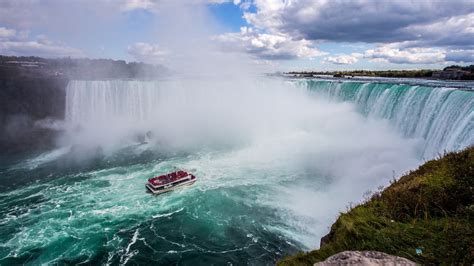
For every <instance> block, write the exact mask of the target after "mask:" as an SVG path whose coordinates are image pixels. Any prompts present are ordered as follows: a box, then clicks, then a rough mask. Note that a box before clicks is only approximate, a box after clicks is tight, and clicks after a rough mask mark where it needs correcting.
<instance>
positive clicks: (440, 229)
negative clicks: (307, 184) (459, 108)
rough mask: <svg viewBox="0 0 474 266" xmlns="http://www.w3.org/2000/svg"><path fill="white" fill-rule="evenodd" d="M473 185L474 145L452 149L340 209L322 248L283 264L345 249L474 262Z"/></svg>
mask: <svg viewBox="0 0 474 266" xmlns="http://www.w3.org/2000/svg"><path fill="white" fill-rule="evenodd" d="M473 187H474V147H471V148H468V149H466V150H464V151H461V152H456V153H447V154H445V155H444V156H443V157H442V158H439V159H437V160H432V161H428V162H426V163H425V164H424V165H422V166H420V167H419V168H418V169H417V170H416V171H413V172H410V173H409V174H407V175H405V176H403V177H402V178H400V179H399V180H398V181H396V182H394V183H392V184H391V185H390V186H389V187H388V188H386V189H385V190H383V191H382V192H380V193H376V194H374V195H373V196H372V198H371V199H370V200H368V201H367V202H365V203H363V204H361V205H359V206H357V207H355V208H353V209H352V210H350V211H349V212H348V213H344V214H341V215H340V217H339V218H338V220H337V221H336V222H335V223H334V224H333V225H332V227H331V231H330V233H329V234H328V235H327V236H326V237H324V243H323V244H322V247H321V248H320V249H319V250H314V251H311V252H308V253H299V254H296V255H293V256H289V257H286V258H284V259H283V260H281V261H280V262H279V263H278V264H279V265H312V264H314V263H315V262H317V261H322V260H324V259H326V258H327V257H329V256H331V255H333V254H335V253H338V252H341V251H344V250H376V251H381V252H385V253H389V254H393V255H397V256H401V257H405V258H408V259H410V260H413V261H415V262H417V263H421V264H466V265H468V264H472V263H473V262H474V199H473ZM417 248H420V249H421V250H422V254H420V255H417V254H416V249H417Z"/></svg>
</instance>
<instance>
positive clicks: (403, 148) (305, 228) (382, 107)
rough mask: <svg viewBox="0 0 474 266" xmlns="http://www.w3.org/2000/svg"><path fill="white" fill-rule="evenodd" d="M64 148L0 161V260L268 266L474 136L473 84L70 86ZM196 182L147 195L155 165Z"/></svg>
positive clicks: (152, 83)
mask: <svg viewBox="0 0 474 266" xmlns="http://www.w3.org/2000/svg"><path fill="white" fill-rule="evenodd" d="M66 94H67V96H66V97H67V99H66V102H67V104H66V111H65V112H66V124H67V127H66V129H65V134H64V136H63V137H62V138H61V139H59V140H58V145H59V148H58V149H56V150H53V151H48V152H45V153H43V154H40V155H37V156H33V157H31V158H27V159H26V160H25V159H17V160H14V159H11V158H10V159H9V162H8V163H3V164H2V167H1V169H0V171H1V176H2V183H3V185H2V187H1V192H0V231H1V232H2V233H1V235H0V243H1V244H0V264H10V263H30V264H39V263H81V262H83V263H92V264H96V263H100V264H133V263H146V262H151V261H153V262H155V263H159V264H169V263H173V264H191V263H192V264H193V265H194V264H204V265H208V264H227V263H232V264H272V263H274V261H275V260H277V259H278V258H280V257H282V256H284V255H285V254H290V253H293V252H295V251H297V250H300V249H311V248H315V247H317V246H318V244H319V238H320V237H321V236H322V235H324V234H325V233H326V232H327V231H328V226H329V225H330V224H331V223H332V222H333V221H334V219H335V218H336V216H337V213H338V212H339V211H341V210H344V207H345V206H346V205H347V204H348V203H349V202H350V201H358V200H360V199H361V198H362V195H363V193H364V192H366V191H367V190H371V189H375V188H376V187H377V186H379V185H386V184H387V183H388V181H389V180H390V179H391V178H393V176H394V175H395V176H399V175H401V174H402V173H403V172H405V171H407V170H409V169H411V168H413V167H416V165H418V164H420V163H421V162H422V161H423V159H428V158H432V157H434V156H436V155H437V154H438V153H442V152H443V151H444V150H459V149H461V148H463V147H466V146H469V145H472V144H473V143H474V139H473V136H474V94H473V92H471V91H462V90H458V89H452V88H444V87H429V86H418V85H397V84H389V83H368V82H366V83H362V82H338V81H321V80H304V81H301V80H300V81H281V80H258V81H251V82H250V81H245V82H244V81H221V82H208V81H206V80H192V81H191V80H189V81H186V80H185V81H183V80H181V81H173V80H167V81H119V80H115V81H72V82H70V84H69V86H68V87H67V93H66ZM175 168H185V169H188V170H191V171H193V172H194V173H195V174H196V175H197V177H198V181H197V182H196V184H195V185H194V186H192V187H189V188H186V189H182V190H179V191H174V192H171V193H168V194H165V195H161V196H152V195H150V194H147V193H145V188H144V183H145V181H146V179H147V178H149V177H152V176H153V175H157V174H161V173H165V172H167V171H171V170H173V169H175Z"/></svg>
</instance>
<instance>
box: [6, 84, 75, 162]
mask: <svg viewBox="0 0 474 266" xmlns="http://www.w3.org/2000/svg"><path fill="white" fill-rule="evenodd" d="M67 83H68V80H67V79H63V78H57V77H42V76H34V77H22V78H16V77H11V76H2V77H1V78H0V125H1V126H0V150H1V151H2V153H11V152H23V151H31V150H35V149H38V148H44V147H49V146H51V145H53V141H54V136H55V135H56V134H58V132H57V131H56V130H51V129H48V128H45V127H41V126H38V121H41V120H44V119H53V120H55V119H63V118H64V110H65V88H66V86H67Z"/></svg>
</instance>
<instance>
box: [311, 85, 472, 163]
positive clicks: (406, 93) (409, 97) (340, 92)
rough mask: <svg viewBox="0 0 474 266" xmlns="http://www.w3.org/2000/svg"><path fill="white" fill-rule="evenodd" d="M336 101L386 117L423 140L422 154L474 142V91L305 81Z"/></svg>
mask: <svg viewBox="0 0 474 266" xmlns="http://www.w3.org/2000/svg"><path fill="white" fill-rule="evenodd" d="M302 85H303V86H305V87H308V88H309V89H311V90H313V91H315V92H317V93H322V95H323V96H325V97H328V98H329V99H331V100H335V101H338V102H340V101H348V102H353V103H355V104H356V105H357V107H358V110H359V111H360V112H361V113H363V114H364V115H366V116H368V117H373V118H377V119H387V120H388V121H390V123H391V124H392V125H393V126H394V128H395V129H396V130H397V131H398V132H400V134H402V136H403V137H405V138H415V139H420V140H422V145H420V148H419V154H420V157H423V158H424V159H431V158H433V157H435V156H437V155H439V154H442V153H444V152H445V151H457V150H460V149H463V148H465V147H468V146H470V145H473V144H474V91H463V90H459V89H454V88H449V87H448V88H447V87H428V86H420V85H404V84H386V83H359V82H328V81H305V82H302Z"/></svg>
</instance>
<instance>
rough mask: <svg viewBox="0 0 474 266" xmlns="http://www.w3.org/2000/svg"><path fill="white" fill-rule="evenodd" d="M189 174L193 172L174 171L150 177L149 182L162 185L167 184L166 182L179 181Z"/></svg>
mask: <svg viewBox="0 0 474 266" xmlns="http://www.w3.org/2000/svg"><path fill="white" fill-rule="evenodd" d="M188 175H191V174H190V173H188V172H186V171H181V170H180V171H176V172H172V173H169V174H166V175H160V176H155V177H153V178H150V179H148V182H149V183H150V184H152V185H154V186H161V185H165V184H168V183H172V182H174V181H177V180H179V179H181V178H183V177H186V176H188Z"/></svg>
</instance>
